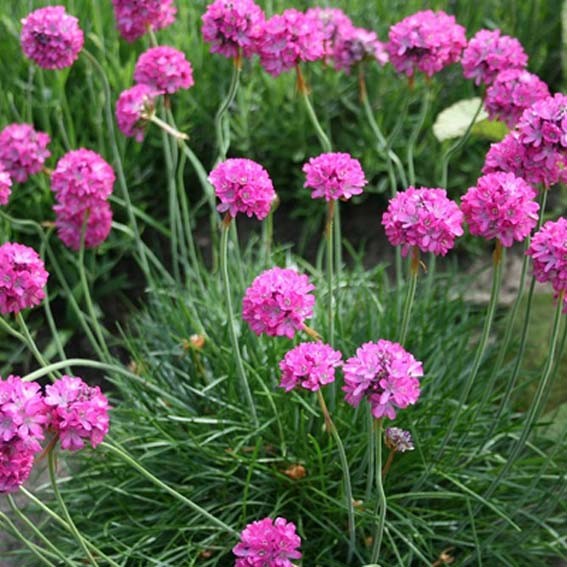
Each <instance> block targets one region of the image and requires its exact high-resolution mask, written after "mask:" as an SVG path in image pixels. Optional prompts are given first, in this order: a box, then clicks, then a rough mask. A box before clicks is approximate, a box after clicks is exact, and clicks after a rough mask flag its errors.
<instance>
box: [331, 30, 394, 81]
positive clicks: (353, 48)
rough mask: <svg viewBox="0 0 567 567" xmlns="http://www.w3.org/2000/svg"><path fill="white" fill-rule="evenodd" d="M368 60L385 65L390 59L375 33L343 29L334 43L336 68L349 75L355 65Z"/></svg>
mask: <svg viewBox="0 0 567 567" xmlns="http://www.w3.org/2000/svg"><path fill="white" fill-rule="evenodd" d="M367 59H368V60H375V61H377V62H378V63H379V64H380V65H385V64H386V63H387V62H388V61H389V59H390V58H389V56H388V51H387V50H386V46H385V45H384V44H383V43H382V42H381V41H379V40H378V36H377V35H376V33H375V32H373V31H370V30H366V29H364V28H356V27H354V26H348V27H347V26H345V27H343V28H342V29H341V32H340V33H339V34H338V35H337V38H336V40H335V43H334V50H333V60H334V62H335V68H336V69H339V70H342V71H344V72H345V73H347V74H349V73H350V72H351V70H352V68H353V67H354V66H355V65H357V64H358V63H360V62H362V61H364V60H367Z"/></svg>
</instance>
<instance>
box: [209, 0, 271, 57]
mask: <svg viewBox="0 0 567 567" xmlns="http://www.w3.org/2000/svg"><path fill="white" fill-rule="evenodd" d="M201 19H202V21H203V28H202V31H203V39H204V40H205V41H206V42H207V43H210V44H211V52H212V53H220V54H221V55H224V56H225V57H232V58H236V57H239V56H240V55H241V54H242V55H244V57H251V56H252V55H253V54H254V52H255V49H256V42H257V41H258V39H259V38H260V37H261V34H262V30H263V25H264V21H265V16H264V12H263V11H262V9H261V8H260V6H258V5H257V4H256V3H255V2H254V1H253V0H215V1H214V2H212V3H211V4H209V6H208V7H207V11H206V12H205V13H204V14H203V16H202V18H201Z"/></svg>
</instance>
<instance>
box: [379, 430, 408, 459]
mask: <svg viewBox="0 0 567 567" xmlns="http://www.w3.org/2000/svg"><path fill="white" fill-rule="evenodd" d="M384 441H385V443H386V446H387V447H388V448H389V449H391V450H392V451H396V453H405V452H406V451H413V450H414V449H415V447H414V446H413V439H412V437H411V433H410V432H409V431H406V430H405V429H400V428H399V427H388V428H386V431H385V432H384Z"/></svg>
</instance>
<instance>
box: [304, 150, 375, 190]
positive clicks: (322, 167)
mask: <svg viewBox="0 0 567 567" xmlns="http://www.w3.org/2000/svg"><path fill="white" fill-rule="evenodd" d="M303 172H304V173H305V175H306V178H307V180H306V182H305V184H304V187H309V188H311V189H313V192H312V193H311V197H312V198H313V199H317V198H324V199H325V200H326V201H336V200H337V199H342V200H343V201H346V200H347V199H350V198H351V197H352V196H353V195H360V193H362V188H363V187H364V186H365V185H366V183H367V181H366V178H365V177H364V171H363V170H362V167H361V165H360V162H359V161H358V160H357V159H354V158H353V157H352V156H351V155H350V154H347V153H326V154H321V155H319V156H317V157H314V158H311V159H310V160H309V162H308V163H306V164H305V165H304V166H303Z"/></svg>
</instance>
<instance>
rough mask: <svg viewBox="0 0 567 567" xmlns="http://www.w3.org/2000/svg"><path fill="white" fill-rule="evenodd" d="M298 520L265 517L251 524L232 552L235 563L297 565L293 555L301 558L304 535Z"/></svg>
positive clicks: (265, 566) (264, 566)
mask: <svg viewBox="0 0 567 567" xmlns="http://www.w3.org/2000/svg"><path fill="white" fill-rule="evenodd" d="M295 529H296V528H295V524H294V523H293V522H288V521H287V520H285V519H284V518H276V519H275V520H272V519H271V518H264V519H263V520H258V521H256V522H252V523H251V524H248V525H247V526H246V527H245V528H244V530H243V531H242V533H241V534H240V541H239V542H238V543H237V544H236V545H235V546H234V548H233V549H232V552H233V553H234V555H236V557H237V559H236V563H235V564H234V565H235V567H268V566H269V567H293V563H292V562H291V560H292V559H301V553H300V551H299V547H300V546H301V538H300V537H299V536H298V535H297V533H296V531H295Z"/></svg>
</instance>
